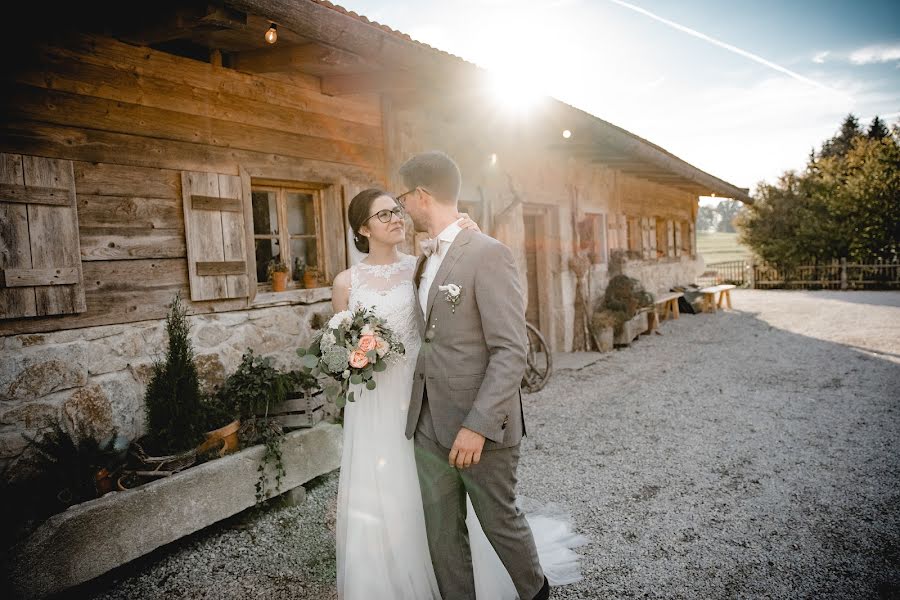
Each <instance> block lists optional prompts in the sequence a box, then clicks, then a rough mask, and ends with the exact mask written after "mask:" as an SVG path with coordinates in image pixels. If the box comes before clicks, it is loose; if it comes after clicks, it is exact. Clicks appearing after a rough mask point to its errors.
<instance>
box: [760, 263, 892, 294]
mask: <svg viewBox="0 0 900 600" xmlns="http://www.w3.org/2000/svg"><path fill="white" fill-rule="evenodd" d="M749 271H751V272H752V279H751V282H750V283H751V287H754V288H758V289H770V288H787V289H820V290H865V289H900V262H898V261H892V262H887V261H879V262H876V263H870V264H860V263H851V262H847V261H846V260H840V261H834V262H831V263H827V264H821V265H801V266H798V267H794V268H792V269H779V268H777V267H775V266H773V265H769V264H765V263H756V264H752V265H751V266H750V269H749Z"/></svg>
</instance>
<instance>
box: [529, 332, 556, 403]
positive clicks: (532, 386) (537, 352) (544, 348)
mask: <svg viewBox="0 0 900 600" xmlns="http://www.w3.org/2000/svg"><path fill="white" fill-rule="evenodd" d="M525 326H526V329H527V332H528V352H527V353H526V355H525V359H526V363H527V366H526V368H525V377H523V378H522V388H523V389H524V390H525V391H526V392H528V393H529V394H530V393H533V392H537V391H538V390H540V389H541V388H543V387H544V386H545V385H546V384H547V380H548V379H550V375H551V374H552V373H553V358H552V355H551V353H550V347H549V346H548V345H547V342H546V341H545V340H544V336H542V335H541V332H540V331H538V330H537V328H535V327H534V326H533V325H532V324H531V323H526V324H525Z"/></svg>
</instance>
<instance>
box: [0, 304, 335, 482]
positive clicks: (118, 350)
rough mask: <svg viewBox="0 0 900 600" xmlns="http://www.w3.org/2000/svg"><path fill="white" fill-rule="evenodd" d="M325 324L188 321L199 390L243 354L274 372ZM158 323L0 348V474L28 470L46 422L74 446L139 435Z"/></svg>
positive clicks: (250, 317) (235, 316)
mask: <svg viewBox="0 0 900 600" xmlns="http://www.w3.org/2000/svg"><path fill="white" fill-rule="evenodd" d="M330 315H331V304H330V302H318V303H315V304H309V305H305V304H300V305H290V306H275V307H271V308H258V309H253V310H247V311H240V312H228V313H221V314H206V315H198V316H193V317H190V318H189V319H190V323H191V340H192V342H193V345H194V352H195V355H196V364H197V367H198V370H199V372H200V378H201V383H202V385H203V387H204V389H206V390H212V389H214V388H215V387H216V386H218V385H219V384H221V383H222V381H224V378H225V376H226V375H227V374H228V373H231V372H232V371H234V369H235V368H236V367H237V366H238V364H239V363H240V361H241V355H242V354H243V353H244V352H245V351H246V350H247V349H248V348H252V349H253V350H254V351H256V352H257V353H258V354H263V355H267V356H272V357H273V359H274V361H275V363H276V364H278V365H279V366H280V367H293V368H295V367H296V366H297V355H296V352H295V351H296V349H297V348H298V347H300V346H301V345H304V344H305V343H307V341H308V340H309V338H310V337H311V335H312V331H313V329H315V328H317V327H320V326H321V325H322V324H323V319H327V318H328V317H329V316H330ZM165 344H166V339H165V322H164V321H144V322H140V323H130V324H124V325H108V326H103V327H89V328H84V329H71V330H66V331H58V332H53V333H46V334H25V335H16V336H7V337H2V338H0V357H2V358H0V472H2V473H3V477H4V479H7V480H12V479H16V478H17V477H18V476H20V475H22V474H24V473H26V472H27V471H28V467H29V458H30V450H28V449H27V446H28V440H27V439H26V438H25V436H24V435H23V434H26V435H28V436H29V437H35V435H36V434H37V433H38V432H39V430H41V429H42V428H44V427H47V426H48V425H50V424H51V423H52V422H54V421H56V422H59V423H60V424H62V425H63V426H64V427H65V428H66V429H67V430H68V431H70V432H71V433H73V434H74V435H76V436H78V438H79V439H81V438H86V437H93V438H94V439H97V440H103V439H105V438H108V437H109V436H111V435H121V436H124V437H125V438H127V439H129V440H131V439H135V438H137V437H139V436H141V435H143V434H144V433H145V430H144V390H145V388H146V384H147V382H148V379H149V376H150V373H151V367H152V364H153V361H154V360H155V359H162V358H163V355H164V353H165V348H166V346H165Z"/></svg>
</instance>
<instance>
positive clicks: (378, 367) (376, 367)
mask: <svg viewBox="0 0 900 600" xmlns="http://www.w3.org/2000/svg"><path fill="white" fill-rule="evenodd" d="M386 369H387V363H385V362H384V360H379V361H378V362H376V363H372V370H373V371H375V372H376V373H381V372H383V371H385V370H386Z"/></svg>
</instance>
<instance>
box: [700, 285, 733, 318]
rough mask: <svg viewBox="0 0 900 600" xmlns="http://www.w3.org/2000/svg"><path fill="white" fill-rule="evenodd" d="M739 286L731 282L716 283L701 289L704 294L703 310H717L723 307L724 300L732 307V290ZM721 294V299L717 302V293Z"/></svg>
mask: <svg viewBox="0 0 900 600" xmlns="http://www.w3.org/2000/svg"><path fill="white" fill-rule="evenodd" d="M736 287H737V286H735V285H731V284H722V285H714V286H711V287H705V288H701V289H700V293H702V294H703V312H716V309H719V308H722V302H725V304H727V305H728V308H731V290H733V289H734V288H736ZM717 293H718V294H719V301H718V302H716V294H717Z"/></svg>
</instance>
